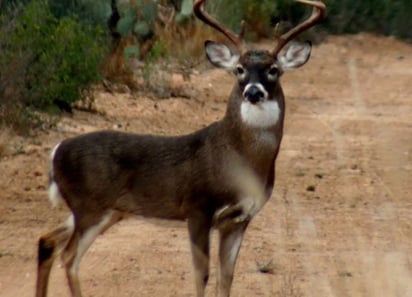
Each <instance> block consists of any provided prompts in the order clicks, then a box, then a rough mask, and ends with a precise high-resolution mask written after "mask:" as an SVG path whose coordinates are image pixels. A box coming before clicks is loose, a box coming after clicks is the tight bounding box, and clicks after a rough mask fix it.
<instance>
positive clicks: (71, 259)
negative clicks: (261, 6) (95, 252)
mask: <svg viewBox="0 0 412 297" xmlns="http://www.w3.org/2000/svg"><path fill="white" fill-rule="evenodd" d="M121 219H122V215H121V214H120V213H118V212H114V211H109V212H106V213H104V214H102V215H101V216H98V217H97V216H96V217H94V218H93V219H92V220H89V221H87V224H86V223H85V221H84V220H83V221H80V222H76V225H75V229H74V231H73V234H72V236H71V238H70V240H69V242H68V244H67V245H66V247H65V249H64V250H63V252H62V258H63V261H64V263H65V268H66V276H67V280H68V283H69V287H70V291H71V293H72V296H73V297H81V296H82V294H81V290H80V282H79V277H78V271H79V265H80V261H81V259H82V257H83V255H84V254H85V253H86V251H87V250H88V248H89V247H90V246H91V245H92V243H93V242H94V240H95V239H96V238H97V236H98V235H99V234H101V233H103V232H104V231H106V230H107V229H108V228H109V227H110V226H112V225H113V224H115V223H116V222H118V221H120V220H121Z"/></svg>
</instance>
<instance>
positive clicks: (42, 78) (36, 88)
mask: <svg viewBox="0 0 412 297" xmlns="http://www.w3.org/2000/svg"><path fill="white" fill-rule="evenodd" d="M103 37H104V33H103V31H102V30H101V29H99V27H94V28H93V27H91V26H90V25H85V24H82V23H80V22H79V21H78V20H77V19H74V18H69V17H62V18H60V19H59V18H56V17H55V16H54V15H53V14H52V13H51V10H50V8H49V6H48V2H47V1H45V0H33V1H31V2H29V3H28V4H27V5H25V6H24V5H22V4H21V5H17V6H13V7H10V8H9V9H7V10H6V11H2V12H1V15H0V48H1V51H0V98H2V102H1V103H0V105H1V106H0V113H3V115H4V114H5V113H9V114H11V113H13V112H12V109H13V110H21V109H24V108H29V109H33V108H35V109H42V110H48V109H49V108H50V107H51V106H52V105H53V102H54V101H55V100H59V101H62V102H65V103H66V104H67V105H71V104H73V103H74V102H75V101H76V100H78V99H83V98H85V95H86V93H85V91H86V90H87V89H88V88H89V86H90V84H92V83H94V82H97V81H98V80H99V79H100V75H99V71H98V65H99V62H100V60H101V58H102V57H103V55H104V52H105V50H104V49H105V48H107V46H106V47H105V46H103V42H102V41H103ZM4 118H8V117H7V116H3V121H4ZM26 118H29V117H26ZM16 120H17V119H16Z"/></svg>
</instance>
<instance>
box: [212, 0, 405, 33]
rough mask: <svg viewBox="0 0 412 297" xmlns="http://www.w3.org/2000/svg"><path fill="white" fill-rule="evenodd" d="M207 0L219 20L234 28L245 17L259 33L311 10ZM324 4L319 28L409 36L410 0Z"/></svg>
mask: <svg viewBox="0 0 412 297" xmlns="http://www.w3.org/2000/svg"><path fill="white" fill-rule="evenodd" d="M210 2H211V4H210V7H211V9H212V10H214V11H215V14H217V15H218V16H219V18H220V19H221V20H222V22H224V23H225V24H228V25H230V26H231V27H232V28H233V29H237V27H238V26H239V23H240V20H241V19H244V20H246V21H247V23H248V25H249V26H250V27H251V28H252V29H253V30H254V31H255V32H256V34H257V35H258V36H259V35H265V34H268V33H270V28H272V27H273V26H274V25H275V24H276V23H277V22H279V21H283V22H287V23H291V24H296V23H298V22H299V21H300V20H302V18H303V17H305V16H306V15H307V14H308V13H310V9H309V8H308V7H305V5H303V4H299V3H296V2H294V1H293V0H277V1H272V0H238V1H220V0H212V1H210ZM326 5H327V7H328V17H327V19H326V20H325V22H324V23H323V24H322V25H320V26H318V27H317V28H318V29H319V28H321V29H322V30H323V31H326V32H329V33H334V34H342V33H357V32H362V31H368V32H374V33H380V34H385V35H393V36H396V37H400V38H403V39H407V40H410V41H411V40H412V30H411V29H410V28H412V18H411V15H412V1H411V0H362V1H358V0H326Z"/></svg>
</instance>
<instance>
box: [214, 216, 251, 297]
mask: <svg viewBox="0 0 412 297" xmlns="http://www.w3.org/2000/svg"><path fill="white" fill-rule="evenodd" d="M248 224H249V220H246V221H243V222H240V223H239V222H233V224H225V226H222V227H221V228H219V240H220V242H219V260H220V270H219V275H218V296H219V297H229V295H230V288H231V286H232V281H233V273H234V270H235V264H236V259H237V257H238V255H239V249H240V246H241V244H242V240H243V235H244V233H245V230H246V228H247V226H248Z"/></svg>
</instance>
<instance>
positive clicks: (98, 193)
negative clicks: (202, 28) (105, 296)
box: [36, 0, 326, 297]
mask: <svg viewBox="0 0 412 297" xmlns="http://www.w3.org/2000/svg"><path fill="white" fill-rule="evenodd" d="M204 2H205V1H204V0H196V1H195V6H194V9H195V14H196V16H197V17H198V18H199V19H201V20H202V21H203V22H205V23H206V24H208V25H210V26H212V27H213V28H215V29H217V30H218V31H220V32H221V33H223V34H224V35H226V37H227V38H229V39H230V40H231V41H232V42H233V43H234V45H235V46H236V47H237V52H236V53H232V51H231V50H230V49H229V48H228V47H227V46H225V45H223V44H220V43H216V42H212V41H207V42H206V43H205V49H206V55H207V58H208V59H209V61H210V62H211V63H212V64H213V65H215V66H217V67H220V68H224V69H227V70H230V71H232V72H233V73H234V74H235V76H236V77H237V82H236V83H235V85H234V87H233V90H232V93H231V95H230V98H229V102H228V105H227V111H226V114H225V116H224V117H223V119H222V120H220V121H218V122H215V123H213V124H211V125H210V126H208V127H206V128H204V129H201V130H199V131H196V132H194V133H192V134H189V135H184V136H178V137H161V136H152V135H137V134H127V133H121V132H111V131H102V132H94V133H90V134H85V135H81V136H78V137H74V138H71V139H66V140H64V141H63V142H61V143H60V144H58V145H57V146H56V147H55V149H54V150H53V152H52V154H51V170H50V187H49V196H50V198H51V200H52V201H57V200H64V201H65V202H66V204H67V206H68V207H69V209H70V210H71V215H70V216H69V219H68V220H67V222H66V223H65V224H63V225H61V226H60V227H58V228H57V229H55V230H53V231H51V232H50V233H48V234H46V235H44V236H42V237H41V238H40V240H39V247H38V248H39V249H38V276H37V292H36V296H37V297H44V296H46V295H47V287H48V279H49V274H50V270H51V266H52V263H53V260H54V259H55V258H56V257H57V256H58V255H59V254H61V255H62V259H63V262H64V264H65V268H66V274H67V279H68V283H69V287H70V290H71V293H72V296H75V297H80V296H81V292H80V284H79V279H78V268H79V264H80V260H81V258H82V256H83V255H84V253H85V252H86V250H87V249H88V248H89V247H90V245H91V244H92V243H93V241H94V240H95V238H96V237H97V236H98V235H99V234H101V233H102V232H103V231H105V230H106V229H107V228H109V227H110V226H112V225H113V224H114V223H116V222H118V221H120V220H121V219H122V218H124V217H126V216H129V215H138V216H141V217H151V218H161V219H169V220H187V225H188V230H189V238H190V243H191V251H192V257H193V266H194V274H195V283H196V291H197V296H198V297H201V296H204V292H205V287H206V284H207V281H208V275H209V237H210V232H211V230H212V229H213V228H215V229H217V230H218V232H219V240H220V241H219V262H220V265H219V273H218V295H219V296H221V297H223V296H225V297H227V296H229V294H230V288H231V284H232V279H233V272H234V267H235V262H236V259H237V256H238V252H239V248H240V245H241V242H242V238H243V234H244V232H245V230H246V228H247V226H248V224H249V222H250V220H251V219H252V218H253V216H254V215H255V214H256V213H257V212H258V211H259V210H260V209H261V208H262V207H263V205H264V203H265V202H266V201H267V200H268V199H269V197H270V196H271V193H272V190H273V186H274V179H275V160H276V157H277V154H278V151H279V146H280V142H281V139H282V134H283V120H284V115H285V102H284V95H283V91H282V88H281V85H280V77H281V75H282V74H283V72H284V71H286V70H289V69H293V68H297V67H300V66H302V65H303V64H305V63H306V61H307V60H308V58H309V55H310V51H311V44H310V43H309V42H307V43H303V44H297V43H293V44H292V45H291V46H289V47H288V48H287V50H286V51H285V53H284V54H283V55H280V54H279V52H280V51H281V49H282V48H283V47H284V46H285V45H286V44H287V43H288V42H289V41H290V40H292V39H293V38H294V37H295V36H296V35H297V34H298V33H300V32H302V31H304V30H306V29H308V28H309V27H311V26H313V25H315V24H316V23H318V22H319V21H320V20H322V19H323V17H324V16H325V12H326V8H325V5H324V3H323V1H309V0H299V1H298V2H301V3H304V4H308V5H310V6H312V7H313V12H312V15H311V16H310V17H309V18H308V19H307V20H306V21H304V22H303V23H301V24H300V25H298V26H296V27H295V28H293V29H292V30H290V31H289V32H288V33H286V34H283V35H281V36H277V39H278V40H277V44H276V46H275V47H274V49H273V50H272V51H266V50H246V44H245V42H244V41H243V33H244V29H243V26H242V29H241V33H240V34H239V35H236V34H235V33H233V32H232V31H230V30H228V29H226V28H225V27H224V26H222V25H221V24H220V23H219V22H217V21H216V20H215V19H213V18H212V17H210V16H209V15H208V14H207V13H206V12H205V3H204Z"/></svg>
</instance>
